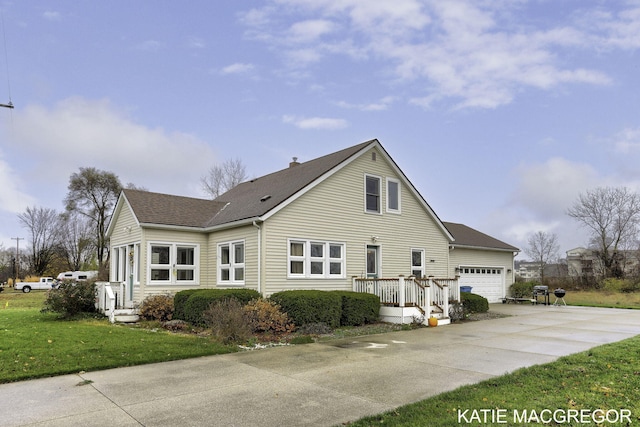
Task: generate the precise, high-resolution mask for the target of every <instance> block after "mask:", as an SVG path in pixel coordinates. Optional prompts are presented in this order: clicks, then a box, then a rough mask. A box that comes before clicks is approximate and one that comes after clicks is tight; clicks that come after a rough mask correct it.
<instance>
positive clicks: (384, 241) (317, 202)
mask: <svg viewBox="0 0 640 427" xmlns="http://www.w3.org/2000/svg"><path fill="white" fill-rule="evenodd" d="M370 151H377V150H375V149H372V150H370ZM365 174H371V175H375V176H378V177H380V178H381V180H382V197H381V205H382V214H369V213H365V201H364V199H365V196H364V182H365ZM386 178H397V179H399V178H400V177H398V176H397V175H396V174H395V172H394V169H393V168H392V167H391V165H389V164H388V163H387V162H386V161H385V158H384V156H383V155H382V153H380V152H376V160H375V161H374V160H373V159H372V156H371V152H367V153H364V154H363V155H361V156H359V157H358V158H357V159H356V160H355V161H353V162H351V163H350V164H348V165H346V167H343V168H342V169H341V170H339V171H338V172H337V173H335V174H333V175H332V176H331V177H329V178H328V179H326V180H324V181H323V182H321V183H320V184H319V185H317V186H316V187H315V188H313V189H311V190H310V191H308V192H307V193H306V194H304V195H303V196H301V197H300V198H298V199H297V200H295V201H294V202H292V203H291V204H290V205H289V206H287V207H286V208H284V209H283V210H281V211H280V212H278V213H277V214H275V215H274V216H273V217H271V218H269V219H268V220H267V221H266V223H265V224H266V225H265V239H266V240H267V241H268V247H269V250H268V252H267V253H266V254H265V256H266V258H265V259H266V266H265V270H266V271H265V274H266V277H265V280H266V289H265V290H266V293H267V294H271V293H273V292H277V291H280V290H284V289H293V288H303V289H304V288H309V289H311V288H315V289H350V286H351V279H350V278H351V277H352V276H363V275H364V274H365V273H366V265H365V260H366V247H367V245H370V244H375V245H378V246H379V247H380V250H381V258H382V260H381V261H382V262H381V273H382V276H383V277H397V276H398V275H400V274H404V275H407V276H408V275H410V274H411V249H412V248H422V249H424V250H425V258H426V262H425V264H426V274H427V275H434V276H438V277H446V276H448V274H447V273H448V265H449V264H448V261H449V259H448V256H449V253H448V240H447V237H446V236H445V234H444V233H443V231H442V230H441V229H440V228H439V226H438V225H437V224H436V223H435V221H434V220H433V219H432V218H431V217H430V216H429V215H428V214H427V211H426V210H425V209H424V206H423V205H422V204H421V203H420V201H419V200H417V199H416V198H415V197H414V196H413V194H412V192H411V191H410V189H409V188H407V187H405V186H404V185H402V184H401V213H400V214H394V213H388V212H386V199H387V195H386ZM373 236H376V237H377V241H376V243H373V242H372V237H373ZM288 238H299V239H316V240H320V241H333V242H344V243H345V244H346V275H345V278H344V279H322V280H312V279H295V280H294V279H289V280H288V279H287V239H288ZM430 260H433V261H434V262H430Z"/></svg>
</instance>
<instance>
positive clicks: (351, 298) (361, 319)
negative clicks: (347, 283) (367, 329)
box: [332, 291, 380, 326]
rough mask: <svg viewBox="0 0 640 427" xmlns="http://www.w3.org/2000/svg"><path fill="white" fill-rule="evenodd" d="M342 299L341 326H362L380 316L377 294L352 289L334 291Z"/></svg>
mask: <svg viewBox="0 0 640 427" xmlns="http://www.w3.org/2000/svg"><path fill="white" fill-rule="evenodd" d="M332 293H334V294H336V295H339V296H340V298H341V299H342V309H341V315H340V326H361V325H364V324H366V323H374V322H376V321H377V320H378V318H379V317H380V298H379V297H378V296H377V295H373V294H365V293H361V292H351V291H333V292H332Z"/></svg>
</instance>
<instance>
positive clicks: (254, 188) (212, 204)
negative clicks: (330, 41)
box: [123, 139, 378, 228]
mask: <svg viewBox="0 0 640 427" xmlns="http://www.w3.org/2000/svg"><path fill="white" fill-rule="evenodd" d="M376 143H378V141H377V140H375V139H374V140H370V141H367V142H363V143H361V144H358V145H354V146H353V147H349V148H346V149H344V150H340V151H337V152H335V153H331V154H328V155H326V156H322V157H318V158H316V159H313V160H309V161H308V162H304V163H300V164H298V165H296V166H292V167H289V168H287V169H283V170H281V171H278V172H274V173H271V174H269V175H265V176H262V177H260V178H256V179H252V180H250V181H246V182H243V183H241V184H239V185H238V186H236V187H234V188H232V189H231V190H229V191H227V192H226V193H224V194H222V195H220V196H219V197H218V198H217V199H215V200H206V199H197V198H191V197H182V196H173V195H169V194H160V193H151V192H148V191H140V190H128V189H127V190H124V191H123V193H124V195H125V197H126V198H127V200H128V201H129V204H130V205H131V208H132V209H133V211H134V213H135V215H136V217H137V218H138V221H139V222H140V223H143V224H156V225H173V226H183V227H198V228H208V227H215V226H220V225H224V224H229V223H234V222H237V221H242V220H246V219H251V218H257V217H259V216H262V215H265V214H266V213H268V212H269V211H271V210H272V209H274V208H276V207H278V206H279V205H280V204H281V203H283V202H285V201H286V200H287V199H289V198H290V197H292V196H293V195H295V194H296V193H297V192H298V191H300V190H302V189H303V188H305V187H306V186H307V185H309V184H311V183H312V182H314V181H315V180H316V179H318V178H320V177H321V176H322V175H324V174H326V173H327V172H329V171H331V170H332V169H333V168H335V167H336V166H338V165H340V164H341V163H343V162H344V161H346V160H348V159H349V158H350V157H352V156H354V155H356V154H357V153H358V152H360V151H361V150H362V149H364V148H366V147H368V146H370V145H372V144H376Z"/></svg>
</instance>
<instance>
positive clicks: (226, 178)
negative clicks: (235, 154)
mask: <svg viewBox="0 0 640 427" xmlns="http://www.w3.org/2000/svg"><path fill="white" fill-rule="evenodd" d="M246 179H247V172H246V168H245V166H244V165H243V164H242V161H241V160H240V159H229V160H226V161H225V162H224V163H222V164H221V165H215V166H213V167H212V168H211V169H209V174H208V175H207V176H205V177H203V178H202V180H201V182H202V188H203V190H204V191H205V192H206V193H207V194H209V196H211V198H212V199H216V198H217V197H218V196H220V195H221V194H223V193H225V192H227V191H229V190H231V189H232V188H233V187H235V186H236V185H238V184H240V183H241V182H243V181H246Z"/></svg>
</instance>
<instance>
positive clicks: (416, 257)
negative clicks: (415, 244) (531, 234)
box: [411, 249, 425, 278]
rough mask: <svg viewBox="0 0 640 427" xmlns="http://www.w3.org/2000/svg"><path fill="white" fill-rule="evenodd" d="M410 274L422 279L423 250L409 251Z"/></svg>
mask: <svg viewBox="0 0 640 427" xmlns="http://www.w3.org/2000/svg"><path fill="white" fill-rule="evenodd" d="M411 274H412V275H413V276H416V277H418V278H422V277H424V275H425V274H424V249H411Z"/></svg>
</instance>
